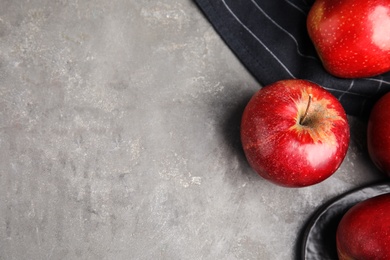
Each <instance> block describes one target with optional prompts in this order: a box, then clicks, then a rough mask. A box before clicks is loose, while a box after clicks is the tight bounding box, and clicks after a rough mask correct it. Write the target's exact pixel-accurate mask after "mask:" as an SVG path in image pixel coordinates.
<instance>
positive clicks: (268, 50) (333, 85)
mask: <svg viewBox="0 0 390 260" xmlns="http://www.w3.org/2000/svg"><path fill="white" fill-rule="evenodd" d="M195 2H196V3H197V4H198V6H199V7H200V9H201V10H202V11H203V12H204V14H205V15H206V17H207V18H208V20H209V21H210V23H211V24H212V25H213V27H214V28H215V30H216V31H217V32H218V33H219V35H220V36H221V37H222V39H223V40H224V41H225V43H226V44H227V45H228V46H229V47H230V49H231V50H232V51H233V52H234V53H235V54H236V56H237V57H238V58H239V60H240V61H241V62H242V63H243V64H244V66H245V67H246V68H247V69H248V70H249V71H250V72H251V73H252V74H253V75H254V77H255V78H256V79H257V80H258V81H259V83H260V84H261V85H263V86H264V85H268V84H270V83H273V82H275V81H278V80H282V79H290V78H298V79H307V80H310V81H313V82H315V83H317V84H319V85H321V86H323V87H324V88H326V89H327V90H329V91H330V92H331V93H332V94H334V95H335V96H336V97H337V98H338V99H339V100H340V102H341V103H342V105H343V106H344V108H345V110H346V112H347V113H348V114H349V115H354V116H363V115H367V114H368V112H369V110H370V108H371V107H372V105H373V104H374V102H375V101H376V100H377V99H378V98H379V97H380V96H382V95H383V94H384V93H386V92H388V91H389V90H390V73H386V74H382V75H380V76H377V77H372V78H360V79H340V78H336V77H333V76H332V75H330V74H329V73H327V72H326V71H325V70H324V68H323V66H322V64H321V61H320V60H319V58H318V56H317V54H316V51H315V49H314V47H313V44H312V42H311V40H310V38H309V36H308V34H307V31H306V16H307V13H308V11H309V10H310V7H311V5H312V3H313V2H314V0H195Z"/></svg>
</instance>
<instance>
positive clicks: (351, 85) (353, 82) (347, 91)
mask: <svg viewBox="0 0 390 260" xmlns="http://www.w3.org/2000/svg"><path fill="white" fill-rule="evenodd" d="M354 84H355V80H352V81H351V84H350V85H349V88H348V89H347V90H346V91H345V92H344V93H343V94H342V95H341V96H340V97H339V100H341V99H342V98H343V97H344V95H345V94H346V93H350V92H349V91H350V90H351V89H352V87H353V85H354Z"/></svg>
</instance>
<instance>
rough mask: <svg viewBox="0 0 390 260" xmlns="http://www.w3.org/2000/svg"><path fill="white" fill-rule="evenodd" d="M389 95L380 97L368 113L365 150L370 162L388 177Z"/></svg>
mask: <svg viewBox="0 0 390 260" xmlns="http://www.w3.org/2000/svg"><path fill="white" fill-rule="evenodd" d="M389 108H390V93H387V94H385V95H384V96H382V97H381V98H380V99H379V100H378V101H377V102H376V103H375V105H374V107H373V108H372V110H371V112H370V116H369V119H368V126H367V148H368V153H369V155H370V158H371V160H372V161H373V162H374V164H375V165H376V166H377V167H378V168H379V169H380V170H381V171H383V172H384V173H386V174H387V175H389V176H390V110H389Z"/></svg>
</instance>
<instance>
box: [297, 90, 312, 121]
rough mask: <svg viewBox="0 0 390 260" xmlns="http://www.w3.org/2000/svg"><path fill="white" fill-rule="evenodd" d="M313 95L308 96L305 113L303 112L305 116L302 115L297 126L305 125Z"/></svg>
mask: <svg viewBox="0 0 390 260" xmlns="http://www.w3.org/2000/svg"><path fill="white" fill-rule="evenodd" d="M312 97H313V95H312V94H309V101H308V102H307V107H306V111H305V114H304V115H303V117H302V118H301V120H300V121H299V124H301V125H303V124H304V123H305V119H306V117H307V113H308V111H309V107H310V105H311V99H312Z"/></svg>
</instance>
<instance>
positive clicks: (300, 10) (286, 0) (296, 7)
mask: <svg viewBox="0 0 390 260" xmlns="http://www.w3.org/2000/svg"><path fill="white" fill-rule="evenodd" d="M284 1H285V2H286V3H288V4H289V5H291V6H292V7H294V8H295V9H297V10H298V11H299V12H301V13H303V14H304V15H305V16H307V13H306V12H305V11H303V10H302V9H301V8H299V7H298V6H296V5H295V4H293V3H291V2H290V1H288V0H284Z"/></svg>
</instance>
